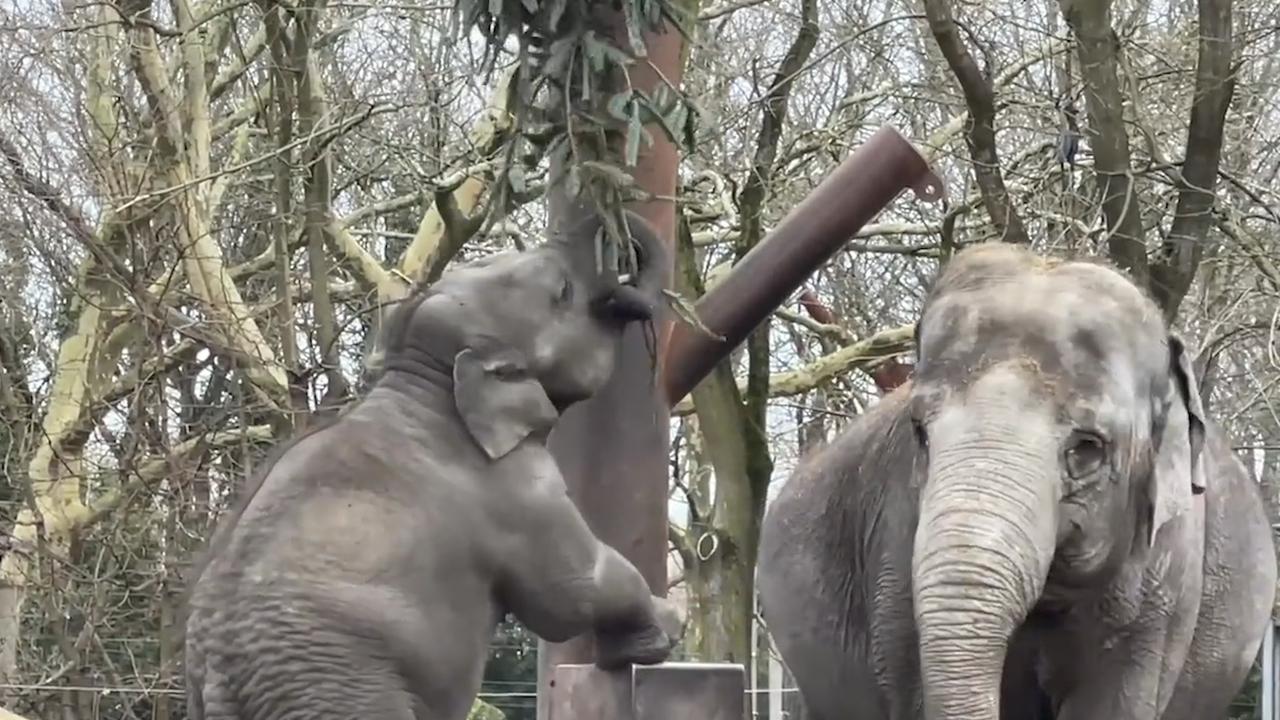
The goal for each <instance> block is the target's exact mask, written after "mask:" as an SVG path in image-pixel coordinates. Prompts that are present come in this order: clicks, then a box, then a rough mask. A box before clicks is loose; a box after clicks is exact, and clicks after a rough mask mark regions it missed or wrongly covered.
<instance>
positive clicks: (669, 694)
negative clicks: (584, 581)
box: [548, 663, 747, 720]
mask: <svg viewBox="0 0 1280 720" xmlns="http://www.w3.org/2000/svg"><path fill="white" fill-rule="evenodd" d="M746 690H747V688H746V670H745V668H743V666H742V665H739V664H732V663H663V664H660V665H634V666H632V667H631V668H630V669H627V670H618V671H614V672H605V671H603V670H600V669H599V668H597V667H596V666H595V665H558V666H556V668H555V671H554V673H553V677H552V681H551V687H550V698H549V700H550V702H549V705H550V707H549V708H548V709H549V711H550V712H549V714H550V718H549V720H747V716H746Z"/></svg>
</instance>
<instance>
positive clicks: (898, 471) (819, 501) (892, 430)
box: [761, 388, 916, 554]
mask: <svg viewBox="0 0 1280 720" xmlns="http://www.w3.org/2000/svg"><path fill="white" fill-rule="evenodd" d="M907 397H908V396H907V393H906V392H905V391H903V390H902V388H899V389H898V390H895V391H894V392H892V393H890V394H888V395H886V396H885V397H883V398H881V400H880V401H879V402H877V403H876V404H875V405H873V406H872V407H870V408H869V409H868V410H867V412H865V413H863V414H862V415H860V416H858V417H857V418H855V419H854V420H852V421H851V422H850V423H849V424H848V425H847V426H846V427H845V428H844V429H843V430H841V431H840V432H839V434H838V435H837V436H836V437H835V438H833V439H832V440H831V442H829V443H827V444H826V445H823V446H821V447H818V448H816V449H814V450H812V451H810V453H809V454H808V455H806V456H805V457H803V458H802V459H801V460H800V462H799V463H798V464H797V466H796V468H795V470H794V471H793V472H792V473H791V475H790V476H789V477H788V478H787V479H786V480H785V481H784V483H783V485H782V488H781V489H780V491H779V492H778V495H777V497H776V498H775V499H774V500H773V501H772V502H771V503H770V505H769V508H768V510H767V511H766V517H765V523H764V525H765V526H764V528H762V538H761V540H762V552H763V553H764V554H767V553H768V552H770V551H771V550H773V549H775V548H776V549H777V550H778V551H779V552H788V550H787V549H786V548H787V547H788V546H792V547H796V546H804V545H812V544H814V543H821V544H823V545H831V546H840V547H844V548H846V549H848V550H853V551H855V552H856V548H859V547H861V546H862V545H863V544H864V543H865V542H866V541H868V540H869V536H871V535H872V534H873V533H871V529H872V528H873V527H875V526H876V525H877V524H878V523H879V521H880V519H881V518H883V517H884V516H886V515H889V516H897V515H900V514H904V513H909V512H910V507H912V502H911V498H912V493H913V492H914V483H913V482H912V478H911V475H912V473H913V472H914V468H915V464H916V456H915V453H916V449H915V439H914V432H913V430H912V428H911V423H910V418H909V417H908V415H907ZM846 536H847V537H846Z"/></svg>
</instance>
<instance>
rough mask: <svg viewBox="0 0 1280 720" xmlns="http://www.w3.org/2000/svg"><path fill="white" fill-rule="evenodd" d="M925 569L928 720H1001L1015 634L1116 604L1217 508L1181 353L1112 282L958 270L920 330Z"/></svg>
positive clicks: (1007, 256)
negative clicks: (1135, 571) (1176, 534)
mask: <svg viewBox="0 0 1280 720" xmlns="http://www.w3.org/2000/svg"><path fill="white" fill-rule="evenodd" d="M917 341H918V345H917V348H918V350H917V352H918V364H917V367H916V377H915V379H914V381H913V384H912V388H911V391H910V392H911V396H910V399H909V403H910V415H911V421H912V423H913V424H914V426H915V428H916V435H917V442H918V443H919V444H920V446H921V447H920V452H919V453H918V457H920V458H922V459H923V463H922V465H923V467H921V468H920V469H919V470H920V472H919V473H918V474H917V477H918V478H919V479H920V481H921V482H922V483H923V485H922V487H921V488H920V494H919V497H920V515H919V525H918V527H917V530H916V537H915V545H914V550H913V557H912V592H913V600H914V607H915V614H916V621H917V626H918V629H919V643H920V662H921V671H922V675H923V682H924V687H925V704H926V712H927V717H929V718H933V719H941V718H960V717H963V718H967V719H971V720H997V718H999V707H998V706H999V697H1000V682H1001V671H1002V667H1003V665H1004V660H1005V652H1006V648H1007V644H1008V642H1009V640H1010V637H1011V635H1012V633H1013V632H1014V631H1015V630H1016V629H1017V628H1018V627H1019V626H1020V625H1021V624H1022V623H1023V622H1024V621H1025V620H1026V618H1027V617H1028V615H1029V614H1031V613H1033V612H1044V613H1052V612H1055V611H1060V610H1062V609H1065V608H1066V607H1068V606H1069V605H1070V604H1071V603H1072V602H1074V601H1075V600H1078V599H1080V598H1082V597H1085V596H1086V594H1087V593H1089V592H1090V591H1091V590H1090V589H1091V588H1098V587H1103V586H1105V585H1106V583H1107V581H1108V579H1110V578H1112V577H1114V576H1115V573H1117V572H1118V570H1119V569H1120V568H1121V566H1122V564H1123V563H1125V562H1127V561H1130V558H1133V557H1135V556H1141V554H1142V553H1145V552H1147V550H1148V549H1149V548H1150V547H1151V546H1152V544H1153V543H1154V542H1155V538H1156V536H1157V533H1159V532H1160V531H1161V529H1162V528H1165V527H1166V526H1167V525H1168V524H1169V523H1170V522H1171V521H1174V520H1175V519H1176V518H1178V517H1179V516H1180V515H1182V514H1183V513H1184V512H1187V511H1188V510H1189V509H1190V508H1191V506H1192V502H1193V496H1194V495H1195V494H1198V493H1201V492H1203V491H1204V489H1205V486H1204V475H1203V472H1202V470H1201V461H1200V452H1201V448H1202V447H1203V444H1204V434H1205V420H1204V417H1203V415H1204V413H1203V410H1202V409H1201V405H1200V400H1199V392H1198V389H1197V387H1196V380H1195V375H1194V374H1193V372H1192V370H1191V363H1190V358H1189V357H1188V354H1187V352H1186V351H1185V349H1184V347H1183V343H1182V342H1181V341H1180V340H1179V339H1178V337H1176V336H1175V335H1173V334H1171V333H1170V332H1169V330H1168V329H1167V328H1166V326H1165V323H1164V321H1163V319H1162V315H1161V313H1160V311H1159V310H1158V308H1157V307H1156V306H1155V304H1154V303H1153V302H1152V301H1151V300H1150V299H1149V298H1148V297H1147V296H1146V295H1145V294H1144V293H1143V292H1142V291H1140V290H1139V289H1138V287H1137V286H1136V285H1134V284H1133V283H1132V282H1130V281H1129V280H1128V279H1127V278H1126V277H1125V276H1123V275H1122V274H1120V273H1119V272H1118V271H1116V270H1113V269H1111V268H1108V267H1106V266H1104V265H1102V264H1098V263H1093V262H1087V261H1074V262H1063V261H1054V260H1048V259H1043V258H1040V257H1037V256H1036V255H1034V254H1033V253H1032V252H1031V251H1029V250H1027V249H1024V248H1022V247H1018V246H1013V245H1009V244H1003V243H991V244H985V245H979V246H976V247H974V248H972V249H969V250H966V251H964V252H962V253H960V254H958V255H957V256H956V257H955V259H954V260H953V261H952V262H951V263H950V264H949V265H948V266H947V268H946V269H945V270H944V272H943V273H942V274H941V276H940V277H939V278H938V280H937V281H936V283H935V285H934V287H933V288H932V289H931V290H930V293H929V297H928V298H927V300H926V303H925V307H924V311H923V313H922V315H921V319H920V322H919V324H918V325H917Z"/></svg>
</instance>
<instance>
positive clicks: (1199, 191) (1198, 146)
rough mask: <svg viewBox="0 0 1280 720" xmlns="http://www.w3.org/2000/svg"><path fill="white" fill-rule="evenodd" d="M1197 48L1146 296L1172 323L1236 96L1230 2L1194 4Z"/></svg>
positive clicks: (1191, 268) (1206, 222)
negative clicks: (1177, 170)
mask: <svg viewBox="0 0 1280 720" xmlns="http://www.w3.org/2000/svg"><path fill="white" fill-rule="evenodd" d="M1197 5H1198V6H1199V10H1200V48H1199V50H1200V51H1199V60H1198V64H1197V66H1196V87H1195V96H1194V99H1193V100H1192V103H1191V124H1190V126H1189V127H1188V128H1187V143H1186V155H1185V157H1186V160H1185V161H1184V162H1183V164H1182V182H1181V187H1180V188H1179V190H1178V204H1177V207H1176V209H1175V211H1174V218H1173V224H1172V226H1171V227H1170V228H1169V236H1168V237H1167V238H1165V240H1164V243H1163V244H1162V246H1161V249H1160V255H1159V256H1158V260H1157V262H1156V263H1155V264H1153V265H1152V267H1151V293H1152V295H1154V296H1155V298H1156V301H1157V302H1158V303H1159V304H1160V308H1161V309H1162V310H1163V311H1164V314H1165V317H1166V319H1168V320H1170V321H1171V320H1172V319H1173V317H1174V316H1175V315H1176V314H1177V312H1178V306H1179V305H1180V304H1181V303H1182V298H1183V297H1185V296H1186V294H1187V291H1188V290H1189V289H1190V288H1191V282H1192V280H1193V279H1195V275H1196V268H1197V267H1198V266H1199V265H1200V258H1201V257H1202V256H1203V254H1204V245H1205V238H1206V236H1207V235H1208V232H1209V227H1210V226H1211V224H1212V223H1213V214H1212V211H1213V205H1214V188H1215V187H1216V186H1217V181H1218V165H1219V163H1220V161H1221V159H1222V131H1223V125H1224V124H1225V122H1226V115H1227V109H1228V107H1230V105H1231V96H1232V94H1233V92H1234V91H1235V84H1236V76H1235V68H1234V66H1233V64H1232V60H1231V55H1232V45H1233V43H1232V32H1231V0H1198V3H1197Z"/></svg>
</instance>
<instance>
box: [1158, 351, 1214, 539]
mask: <svg viewBox="0 0 1280 720" xmlns="http://www.w3.org/2000/svg"><path fill="white" fill-rule="evenodd" d="M1169 371H1170V373H1169V374H1170V378H1171V383H1170V384H1171V385H1172V387H1171V388H1169V395H1170V396H1171V397H1170V398H1169V402H1168V409H1167V410H1166V412H1165V413H1164V423H1163V427H1161V428H1160V437H1159V442H1160V445H1159V447H1158V449H1157V451H1156V460H1155V468H1154V477H1153V478H1152V482H1151V487H1150V492H1151V507H1152V519H1151V533H1150V537H1149V542H1155V538H1156V533H1157V532H1158V531H1159V530H1160V527H1161V526H1163V525H1164V524H1165V523H1166V522H1168V521H1170V520H1172V519H1173V518H1175V517H1177V516H1179V515H1181V514H1182V513H1184V512H1187V511H1188V510H1190V509H1191V497H1192V496H1193V495H1199V494H1201V493H1203V492H1204V491H1205V476H1204V460H1203V459H1202V457H1201V455H1202V452H1203V450H1204V442H1205V416H1204V407H1203V406H1202V405H1201V403H1200V389H1199V387H1198V386H1197V383H1196V375H1195V372H1194V371H1193V370H1192V367H1191V358H1190V357H1189V354H1188V352H1187V349H1186V345H1185V344H1184V343H1183V341H1182V339H1181V338H1180V337H1178V336H1177V335H1176V334H1172V333H1171V334H1170V335H1169Z"/></svg>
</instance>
